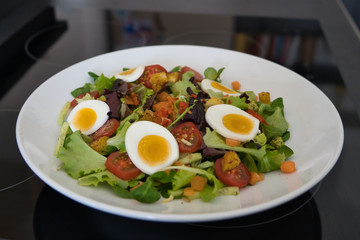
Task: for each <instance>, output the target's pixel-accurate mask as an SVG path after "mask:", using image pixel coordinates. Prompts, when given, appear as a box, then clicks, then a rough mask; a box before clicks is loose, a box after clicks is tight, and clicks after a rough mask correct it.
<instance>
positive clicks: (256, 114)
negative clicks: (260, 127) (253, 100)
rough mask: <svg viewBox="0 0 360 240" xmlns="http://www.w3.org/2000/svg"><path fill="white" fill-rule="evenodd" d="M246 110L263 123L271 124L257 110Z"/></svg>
mask: <svg viewBox="0 0 360 240" xmlns="http://www.w3.org/2000/svg"><path fill="white" fill-rule="evenodd" d="M246 112H247V113H248V114H250V115H252V116H253V117H254V118H257V119H258V120H259V121H260V122H261V123H264V124H265V125H269V124H268V123H267V122H266V121H265V119H264V118H263V117H262V116H261V115H260V114H258V113H257V112H255V111H254V110H251V109H247V110H246Z"/></svg>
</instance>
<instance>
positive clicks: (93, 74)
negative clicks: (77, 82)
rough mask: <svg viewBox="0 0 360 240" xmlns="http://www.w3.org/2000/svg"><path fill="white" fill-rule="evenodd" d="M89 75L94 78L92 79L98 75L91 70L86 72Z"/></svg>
mask: <svg viewBox="0 0 360 240" xmlns="http://www.w3.org/2000/svg"><path fill="white" fill-rule="evenodd" d="M88 74H89V76H90V77H92V78H93V79H94V81H95V80H96V79H97V78H98V77H99V75H97V74H96V73H93V72H88Z"/></svg>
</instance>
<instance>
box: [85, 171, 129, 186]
mask: <svg viewBox="0 0 360 240" xmlns="http://www.w3.org/2000/svg"><path fill="white" fill-rule="evenodd" d="M102 182H106V183H108V184H109V185H110V186H112V187H113V186H119V187H121V188H124V189H126V188H127V187H128V186H129V184H128V182H127V181H124V180H121V179H120V178H118V177H116V176H115V175H114V174H112V173H111V172H109V171H108V170H104V171H102V172H97V173H92V174H89V175H86V176H84V177H81V178H79V179H78V183H79V185H81V186H90V185H93V186H95V187H96V186H98V184H99V183H102Z"/></svg>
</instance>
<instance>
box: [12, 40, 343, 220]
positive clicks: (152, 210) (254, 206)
mask: <svg viewBox="0 0 360 240" xmlns="http://www.w3.org/2000/svg"><path fill="white" fill-rule="evenodd" d="M140 55H141V56H142V57H141V58H139V57H138V56H140ZM169 56H177V57H176V58H172V57H169ZM141 64H143V65H145V66H146V65H152V64H160V65H162V66H163V67H165V68H166V69H172V68H174V67H175V66H191V67H192V68H193V69H196V70H197V71H199V72H204V70H205V69H206V68H207V67H209V66H211V67H214V68H215V69H220V68H222V67H224V68H225V70H224V71H223V73H222V75H221V78H222V80H223V84H225V85H228V86H230V84H231V82H232V81H235V80H236V81H240V82H241V85H242V90H249V91H254V92H256V93H259V92H263V91H267V92H270V93H271V98H272V99H276V98H280V97H281V98H282V99H283V100H284V104H285V110H284V111H285V115H286V120H287V121H288V122H289V123H290V128H289V131H290V132H291V137H290V139H289V141H288V142H287V144H288V145H289V147H291V149H292V150H293V151H294V153H295V154H294V155H293V156H291V160H292V161H294V162H295V163H296V167H297V170H296V172H294V173H291V174H284V173H282V172H281V171H273V172H270V173H266V174H265V180H264V181H262V182H260V183H258V184H256V185H254V186H247V187H245V188H242V189H240V192H239V195H237V196H221V197H216V198H214V199H212V200H211V201H209V202H204V201H201V200H198V199H197V200H193V201H191V202H185V201H182V200H181V199H180V200H177V199H176V200H173V201H170V202H166V203H164V202H163V201H161V200H160V201H158V202H156V203H153V204H144V203H140V202H137V201H135V200H133V199H124V198H119V197H118V196H117V195H116V194H114V193H113V192H112V191H111V189H109V188H107V187H105V186H100V187H97V188H95V187H84V186H80V185H79V184H78V182H77V181H76V180H74V179H73V178H71V177H69V175H68V174H67V173H66V172H65V171H62V170H59V164H60V160H59V159H57V158H56V156H55V155H54V149H55V147H56V144H57V138H58V135H59V130H60V129H59V128H60V127H59V126H58V125H57V119H58V116H59V111H60V110H61V109H62V107H63V105H64V103H65V102H67V101H69V99H71V96H70V94H69V93H70V92H71V91H72V90H74V89H76V88H78V87H79V86H83V85H84V84H85V83H87V82H89V81H90V79H89V76H88V75H87V73H88V72H95V73H98V74H101V73H104V74H105V75H111V74H114V73H116V72H119V68H120V67H119V66H123V67H132V66H133V67H135V66H139V65H141ZM44 102H49V104H47V105H46V106H44V104H43V103H44ZM315 102H316V104H314V103H315ZM16 138H17V144H18V146H19V149H20V152H21V154H22V156H23V158H24V159H25V161H26V163H27V164H28V165H29V167H30V168H31V169H32V170H33V172H34V173H35V174H36V175H37V176H39V177H40V178H41V179H42V180H43V181H44V182H45V183H46V184H47V185H49V186H50V187H52V188H53V189H55V190H57V191H58V192H60V193H61V194H64V195H65V196H67V197H69V198H70V199H73V200H75V201H77V202H79V203H81V204H84V205H86V206H88V207H91V208H95V209H97V210H101V211H104V212H107V213H110V214H114V215H119V216H123V217H129V218H134V219H138V220H148V221H161V222H203V221H220V220H226V219H233V218H239V217H244V216H248V215H252V214H257V213H260V212H263V211H266V210H269V209H272V208H274V207H277V206H279V205H282V204H284V203H286V202H289V201H291V200H293V199H295V198H297V197H299V196H301V195H302V194H304V193H305V192H307V191H309V190H310V189H311V188H313V187H314V186H315V185H316V184H318V183H319V182H320V181H321V180H322V179H323V178H324V177H325V176H326V175H327V174H328V173H329V171H331V169H332V167H333V166H334V165H335V163H336V161H337V160H338V157H339V155H340V152H341V150H342V145H343V138H344V136H343V126H342V122H341V119H340V117H339V114H338V112H337V110H336V108H335V107H334V105H333V104H332V102H331V101H330V100H329V99H328V98H327V96H326V95H325V94H324V93H322V92H321V91H320V90H319V89H318V88H317V87H316V86H315V85H313V84H312V83H311V82H309V81H308V80H306V79H305V78H303V77H301V76H300V75H298V74H296V73H294V72H292V71H290V70H288V69H286V68H284V67H282V66H280V65H277V64H275V63H272V62H270V61H267V60H264V59H261V58H258V57H255V56H251V55H247V54H244V53H240V52H236V51H231V50H226V49H220V48H212V47H201V46H189V45H166V46H150V47H140V48H133V49H126V50H121V51H116V52H111V53H107V54H103V55H99V56H97V57H94V58H90V59H88V60H85V61H82V62H79V63H77V64H75V65H72V66H70V67H68V68H66V69H64V70H63V71H61V72H59V73H57V74H56V75H54V76H53V77H51V78H50V79H48V80H47V81H46V82H44V83H43V84H42V85H40V86H39V87H38V88H37V89H36V90H35V91H34V92H33V93H32V94H31V96H30V97H29V98H28V99H27V101H26V102H25V103H24V105H23V107H22V109H21V111H20V113H19V116H18V119H17V125H16Z"/></svg>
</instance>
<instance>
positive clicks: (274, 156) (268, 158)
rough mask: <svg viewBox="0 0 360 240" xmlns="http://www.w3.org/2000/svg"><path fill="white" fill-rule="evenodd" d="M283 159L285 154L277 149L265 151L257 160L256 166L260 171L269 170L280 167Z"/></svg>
mask: <svg viewBox="0 0 360 240" xmlns="http://www.w3.org/2000/svg"><path fill="white" fill-rule="evenodd" d="M284 161H285V154H284V153H283V152H279V151H278V150H272V151H268V152H266V154H265V156H264V158H263V159H261V161H259V162H258V164H257V168H258V171H259V172H261V173H266V172H271V171H274V170H277V169H279V168H280V165H281V164H282V163H283V162H284Z"/></svg>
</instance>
